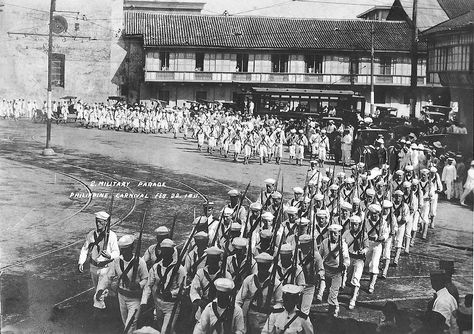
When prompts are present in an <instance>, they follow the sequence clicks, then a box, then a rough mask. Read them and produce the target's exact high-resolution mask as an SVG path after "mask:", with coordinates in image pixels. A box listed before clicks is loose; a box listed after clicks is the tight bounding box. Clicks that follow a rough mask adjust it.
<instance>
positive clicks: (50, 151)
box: [43, 0, 56, 155]
mask: <svg viewBox="0 0 474 334" xmlns="http://www.w3.org/2000/svg"><path fill="white" fill-rule="evenodd" d="M55 10H56V0H51V8H50V10H49V31H48V89H47V100H46V101H47V102H46V103H47V108H48V115H47V120H46V147H45V148H44V150H43V155H54V154H55V153H54V151H53V149H52V148H50V147H49V145H50V141H51V115H52V110H51V107H52V106H51V90H52V89H51V70H52V68H51V67H52V65H53V59H52V58H53V15H54V11H55Z"/></svg>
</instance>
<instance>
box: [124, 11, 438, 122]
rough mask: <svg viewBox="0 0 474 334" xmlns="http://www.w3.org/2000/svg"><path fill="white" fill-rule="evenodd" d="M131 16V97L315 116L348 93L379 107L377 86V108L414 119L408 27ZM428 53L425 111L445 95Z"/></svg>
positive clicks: (421, 82) (127, 90)
mask: <svg viewBox="0 0 474 334" xmlns="http://www.w3.org/2000/svg"><path fill="white" fill-rule="evenodd" d="M124 15H125V27H124V34H125V35H124V36H125V41H126V43H125V48H126V49H127V51H128V57H127V58H126V60H125V63H124V64H123V65H124V66H123V67H122V71H121V75H122V77H123V80H122V81H123V82H124V84H123V85H122V92H123V93H124V94H126V95H128V96H129V97H131V98H134V99H141V100H144V99H150V98H157V99H160V100H165V101H168V102H169V104H170V105H178V106H182V105H183V103H186V101H195V100H207V101H234V102H242V101H243V100H244V99H247V98H253V99H254V100H255V103H256V105H257V107H259V108H275V107H276V108H281V109H287V110H295V109H296V108H298V107H303V108H304V109H305V110H306V111H310V112H312V111H316V110H317V109H318V108H323V107H325V106H336V105H337V104H338V102H337V101H338V100H343V99H345V98H346V97H347V96H348V95H350V96H352V95H354V94H359V95H361V96H364V97H365V98H366V101H367V102H370V83H371V80H373V83H374V86H375V89H374V95H375V101H374V102H375V104H377V105H378V104H385V105H386V104H389V105H392V106H394V107H397V108H399V110H400V114H402V115H408V109H409V96H410V92H409V89H410V66H411V65H410V47H411V44H410V43H411V42H410V36H411V35H410V34H411V32H410V31H411V30H410V26H409V24H408V23H407V22H402V21H369V20H356V19H354V20H323V19H292V18H274V17H255V16H253V17H251V16H246V17H245V16H206V15H166V14H157V13H152V12H140V11H126V12H125V14H124ZM372 47H373V49H374V59H373V60H374V64H373V72H372V71H371V58H372V57H371V49H372ZM419 50H420V54H419V63H418V87H419V89H418V108H417V109H418V110H419V107H420V105H423V104H425V103H426V101H428V100H430V99H431V100H433V98H434V97H435V96H440V95H443V94H444V91H443V88H441V87H440V85H439V84H432V83H430V82H429V81H428V80H427V79H428V78H427V77H426V45H425V44H423V43H420V45H419ZM305 90H306V91H305ZM338 92H339V93H338ZM263 93H264V94H263ZM338 96H346V97H343V98H341V97H338ZM366 110H368V108H366Z"/></svg>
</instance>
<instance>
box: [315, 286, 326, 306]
mask: <svg viewBox="0 0 474 334" xmlns="http://www.w3.org/2000/svg"><path fill="white" fill-rule="evenodd" d="M325 289H326V281H324V280H321V281H320V282H319V290H318V294H317V295H316V302H318V303H321V302H322V301H323V294H324V290H325Z"/></svg>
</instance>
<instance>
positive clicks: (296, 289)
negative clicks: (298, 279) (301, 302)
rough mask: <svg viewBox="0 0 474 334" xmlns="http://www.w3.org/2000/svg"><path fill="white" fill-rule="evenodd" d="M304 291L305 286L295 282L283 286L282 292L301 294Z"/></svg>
mask: <svg viewBox="0 0 474 334" xmlns="http://www.w3.org/2000/svg"><path fill="white" fill-rule="evenodd" d="M302 291H303V287H302V286H300V285H295V284H285V285H283V287H282V288H281V292H283V293H284V294H286V295H299V294H300V293H301V292H302Z"/></svg>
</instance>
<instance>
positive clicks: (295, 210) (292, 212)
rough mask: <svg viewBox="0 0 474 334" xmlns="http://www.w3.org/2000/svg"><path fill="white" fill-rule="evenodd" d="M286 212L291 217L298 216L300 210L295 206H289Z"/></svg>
mask: <svg viewBox="0 0 474 334" xmlns="http://www.w3.org/2000/svg"><path fill="white" fill-rule="evenodd" d="M285 211H286V213H287V214H289V215H296V214H297V213H298V208H296V207H294V206H289V207H287V208H286V210H285Z"/></svg>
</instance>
